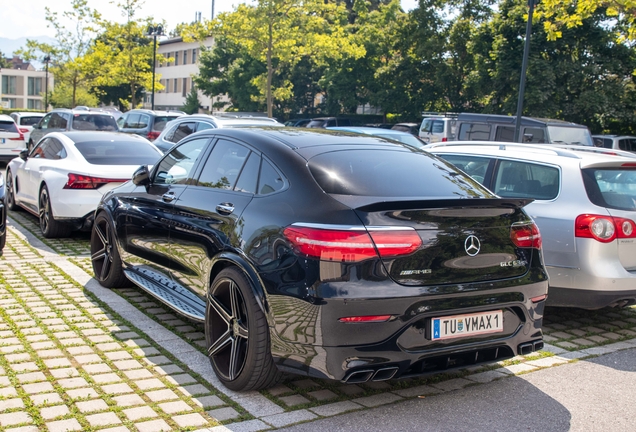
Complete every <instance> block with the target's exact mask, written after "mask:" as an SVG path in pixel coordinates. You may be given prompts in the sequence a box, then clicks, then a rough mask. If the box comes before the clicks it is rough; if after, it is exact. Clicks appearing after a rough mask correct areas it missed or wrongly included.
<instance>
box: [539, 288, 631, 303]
mask: <svg viewBox="0 0 636 432" xmlns="http://www.w3.org/2000/svg"><path fill="white" fill-rule="evenodd" d="M633 304H636V288H634V285H632V288H631V289H628V290H622V291H609V290H588V289H576V288H559V287H553V286H551V287H550V289H549V295H548V301H547V305H548V306H558V307H574V308H581V309H601V308H604V307H608V306H611V307H613V306H618V307H622V306H629V305H633Z"/></svg>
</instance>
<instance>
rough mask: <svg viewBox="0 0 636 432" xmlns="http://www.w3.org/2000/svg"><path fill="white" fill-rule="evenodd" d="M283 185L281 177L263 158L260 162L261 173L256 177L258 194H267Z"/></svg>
mask: <svg viewBox="0 0 636 432" xmlns="http://www.w3.org/2000/svg"><path fill="white" fill-rule="evenodd" d="M283 186H285V182H284V181H283V177H282V176H281V175H280V174H279V173H278V171H276V169H275V168H274V167H273V166H272V164H271V163H269V162H268V161H267V160H265V159H263V163H262V164H261V174H260V176H259V177H258V193H259V195H267V194H270V193H273V192H276V191H279V190H281V189H282V188H283Z"/></svg>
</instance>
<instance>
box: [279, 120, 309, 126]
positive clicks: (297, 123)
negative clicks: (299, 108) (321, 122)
mask: <svg viewBox="0 0 636 432" xmlns="http://www.w3.org/2000/svg"><path fill="white" fill-rule="evenodd" d="M310 121H311V119H292V120H287V121H286V122H285V123H284V124H285V126H287V127H307V125H308V124H309V122H310Z"/></svg>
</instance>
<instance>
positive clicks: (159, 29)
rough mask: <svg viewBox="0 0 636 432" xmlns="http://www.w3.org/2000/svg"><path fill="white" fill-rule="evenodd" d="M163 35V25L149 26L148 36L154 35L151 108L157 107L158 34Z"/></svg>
mask: <svg viewBox="0 0 636 432" xmlns="http://www.w3.org/2000/svg"><path fill="white" fill-rule="evenodd" d="M161 35H163V26H162V25H161V24H157V25H156V26H153V25H150V26H148V36H152V39H153V45H152V93H151V95H150V109H153V110H154V109H155V64H156V56H157V36H161Z"/></svg>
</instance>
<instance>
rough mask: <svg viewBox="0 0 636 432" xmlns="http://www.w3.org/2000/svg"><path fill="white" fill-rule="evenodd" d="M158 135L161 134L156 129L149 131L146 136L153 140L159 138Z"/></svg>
mask: <svg viewBox="0 0 636 432" xmlns="http://www.w3.org/2000/svg"><path fill="white" fill-rule="evenodd" d="M159 135H161V132H157V131H150V132H148V135H147V136H146V137H147V138H148V139H149V140H150V141H154V140H156V139H157V138H159Z"/></svg>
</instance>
